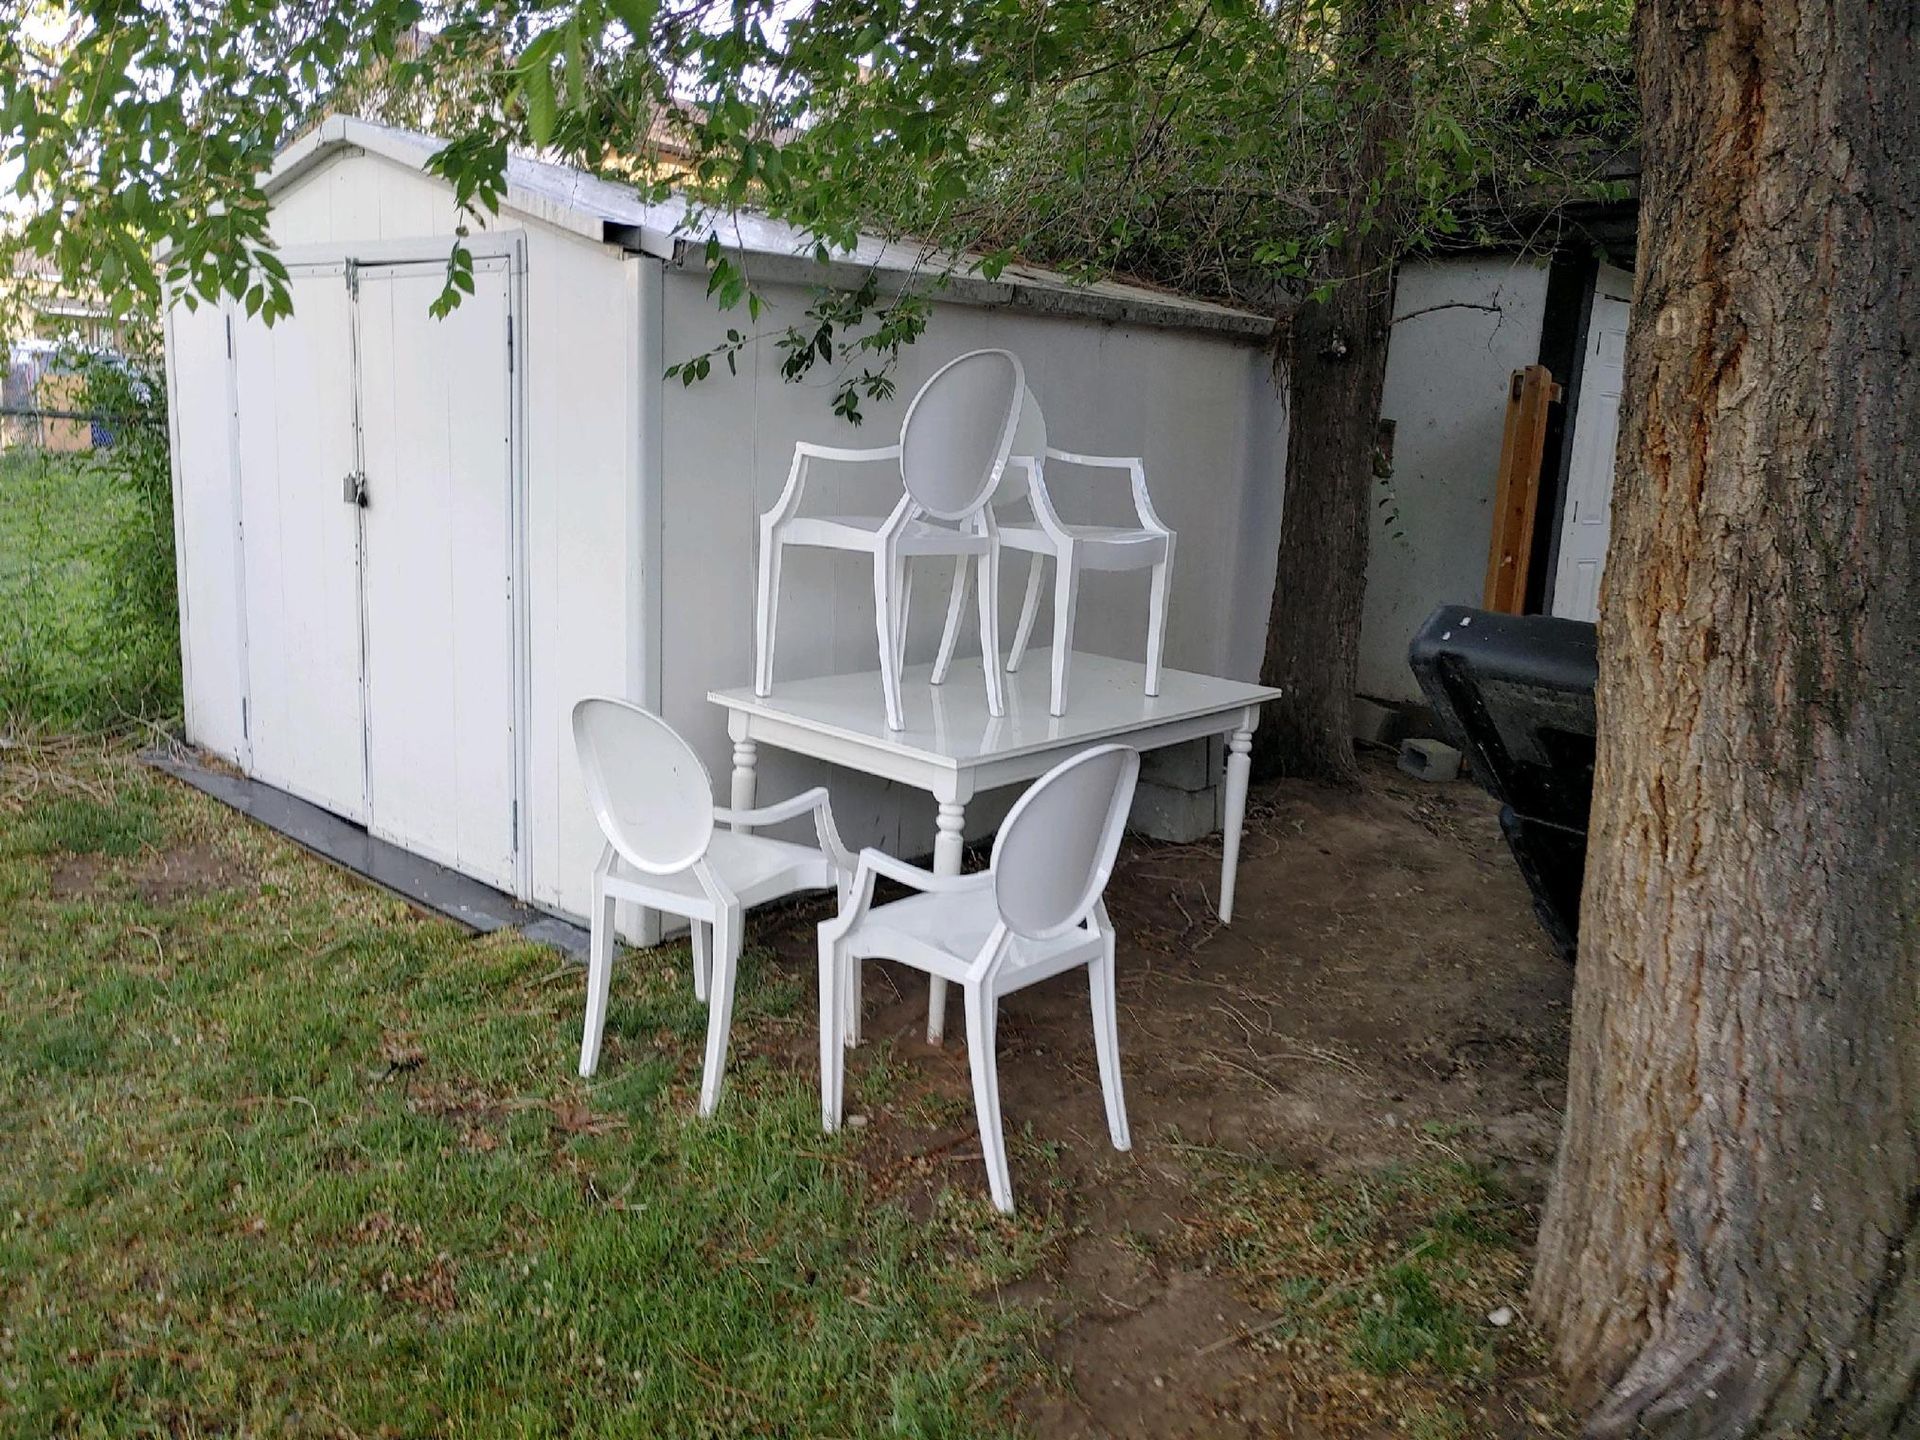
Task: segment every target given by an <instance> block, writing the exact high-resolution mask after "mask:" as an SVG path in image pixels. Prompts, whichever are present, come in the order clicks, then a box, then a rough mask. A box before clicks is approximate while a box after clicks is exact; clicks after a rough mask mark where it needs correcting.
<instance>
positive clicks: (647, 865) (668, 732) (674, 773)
mask: <svg viewBox="0 0 1920 1440" xmlns="http://www.w3.org/2000/svg"><path fill="white" fill-rule="evenodd" d="M573 743H574V748H575V749H576V750H577V751H578V752H579V756H580V774H581V777H582V778H583V779H584V780H585V781H586V784H587V799H588V801H589V803H591V804H592V806H593V815H594V818H595V819H596V820H598V821H599V822H600V829H601V830H602V831H603V832H604V833H605V835H606V837H607V839H608V840H610V841H612V842H613V848H614V849H615V850H617V851H619V852H620V854H621V855H622V856H623V857H624V858H625V859H627V860H628V861H630V862H632V863H633V864H634V865H637V866H639V867H640V869H642V870H644V871H646V872H647V873H649V874H652V875H672V874H675V873H677V872H679V871H681V870H684V869H686V868H687V867H688V866H689V865H691V864H693V862H694V861H696V860H698V859H699V858H700V857H701V856H702V855H704V854H706V853H707V842H708V841H709V840H710V839H712V837H713V782H712V780H711V779H710V778H709V777H708V775H707V767H706V766H704V765H702V764H701V763H700V757H699V756H698V755H696V754H694V753H693V747H692V746H690V745H689V744H687V742H686V741H685V740H682V739H681V738H680V736H679V735H678V734H677V733H675V731H674V729H673V727H672V726H670V725H669V724H667V722H666V721H664V720H662V719H661V718H660V717H659V716H658V715H655V714H652V713H650V712H649V711H646V710H642V709H641V708H640V707H639V706H638V705H631V704H629V703H627V702H626V701H625V700H615V699H612V698H610V697H607V696H600V695H596V696H589V697H588V698H587V699H585V700H582V701H580V703H579V704H577V705H575V706H574V707H573Z"/></svg>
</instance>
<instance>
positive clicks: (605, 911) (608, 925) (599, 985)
mask: <svg viewBox="0 0 1920 1440" xmlns="http://www.w3.org/2000/svg"><path fill="white" fill-rule="evenodd" d="M613 906H614V899H613V897H612V896H611V895H609V894H607V893H606V891H605V890H604V889H603V888H602V887H601V884H600V880H599V877H598V876H596V877H595V878H594V882H593V906H592V915H591V929H590V931H589V940H588V944H587V1019H586V1024H585V1026H584V1027H583V1028H582V1030H581V1032H580V1074H581V1075H582V1077H585V1076H590V1075H592V1074H593V1072H594V1070H595V1069H597V1068H598V1066H599V1064H600V1036H601V1034H602V1033H603V1032H604V1031H605V1030H606V1028H607V990H608V988H609V986H610V985H611V984H612V981H613Z"/></svg>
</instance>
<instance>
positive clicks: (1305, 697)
mask: <svg viewBox="0 0 1920 1440" xmlns="http://www.w3.org/2000/svg"><path fill="white" fill-rule="evenodd" d="M1418 4H1419V0H1360V3H1357V4H1355V5H1353V6H1352V7H1350V10H1349V12H1348V14H1347V17H1346V19H1345V21H1344V24H1343V34H1342V51H1343V54H1342V56H1341V63H1342V65H1343V68H1344V71H1345V84H1346V86H1347V88H1348V90H1349V91H1350V92H1351V94H1352V95H1353V96H1354V97H1355V98H1356V99H1357V101H1358V103H1359V104H1360V105H1361V106H1362V107H1363V113H1364V117H1365V118H1364V119H1363V120H1362V122H1361V125H1360V129H1359V132H1358V134H1357V135H1356V137H1355V142H1354V145H1353V147H1352V149H1351V150H1350V151H1348V152H1346V153H1344V154H1342V155H1339V156H1336V157H1335V164H1334V166H1333V171H1334V173H1333V175H1332V176H1331V178H1330V182H1329V187H1328V188H1329V190H1330V192H1331V193H1333V194H1336V195H1343V196H1345V197H1347V210H1346V215H1345V227H1344V233H1343V235H1342V238H1341V242H1340V244H1339V245H1337V246H1336V247H1335V248H1334V250H1333V252H1332V254H1331V255H1330V256H1329V257H1328V264H1327V269H1326V276H1325V278H1326V279H1327V281H1328V282H1329V284H1330V285H1331V287H1332V288H1331V291H1330V292H1329V293H1328V294H1327V296H1326V298H1325V299H1324V300H1314V299H1311V298H1310V299H1308V300H1306V301H1305V302H1304V303H1302V304H1301V306H1300V307H1299V309H1298V310H1296V311H1295V312H1294V313H1293V315H1292V317H1291V320H1290V323H1289V324H1288V325H1287V326H1286V327H1284V329H1283V331H1282V332H1281V337H1280V340H1279V342H1278V344H1277V347H1276V353H1275V365H1276V368H1277V369H1278V370H1279V371H1280V372H1281V374H1282V376H1283V377H1284V380H1285V383H1286V386H1287V474H1286V496H1285V500H1284V502H1283V507H1282V510H1281V515H1280V558H1279V565H1278V569H1277V573H1276V575H1275V577H1274V586H1273V604H1272V608H1271V610H1270V612H1269V614H1268V619H1267V649H1266V655H1265V658H1264V660H1263V662H1262V664H1261V667H1260V678H1261V680H1262V681H1263V682H1264V683H1266V684H1268V685H1276V686H1279V687H1280V688H1281V689H1283V690H1285V691H1286V695H1285V696H1284V697H1283V698H1282V699H1279V700H1276V701H1274V702H1273V703H1272V704H1270V705H1268V706H1267V708H1266V714H1265V717H1264V718H1263V720H1262V722H1261V727H1260V729H1259V731H1258V732H1257V733H1256V735H1255V746H1256V748H1255V752H1254V760H1255V765H1256V768H1257V769H1258V771H1259V773H1260V774H1262V775H1301V776H1306V777H1308V778H1311V779H1316V780H1328V781H1332V782H1334V783H1336V784H1345V785H1351V784H1355V783H1357V781H1358V779H1359V768H1358V766H1357V765H1356V763H1355V760H1354V754H1353V688H1354V683H1355V679H1356V677H1357V675H1358V672H1359V663H1360V608H1361V604H1362V602H1363V601H1364V600H1365V598H1366V591H1367V531H1368V526H1369V524H1370V523H1371V519H1370V516H1371V511H1370V507H1369V504H1368V497H1369V496H1370V495H1371V494H1372V491H1373V464H1374V452H1375V443H1376V436H1377V434H1378V430H1379V421H1380V394H1381V391H1382V389H1383V388H1384V386H1385V384H1386V378H1387V340H1388V336H1389V334H1390V332H1391V331H1392V328H1393V262H1394V250H1393V244H1394V240H1395V236H1396V233H1397V229H1398V224H1397V221H1398V217H1397V215H1396V213H1395V203H1394V192H1395V190H1396V189H1397V188H1398V187H1397V185H1396V184H1395V183H1394V182H1393V180H1392V178H1391V177H1390V176H1389V174H1388V166H1389V159H1390V155H1391V149H1390V147H1391V146H1392V144H1393V141H1394V138H1395V135H1396V133H1397V130H1398V128H1399V127H1400V126H1401V125H1403V124H1404V123H1405V121H1406V111H1407V108H1408V104H1407V98H1406V97H1407V84H1408V77H1407V72H1406V66H1405V64H1404V63H1403V58H1402V56H1401V53H1400V49H1401V47H1400V46H1399V44H1398V38H1399V36H1400V35H1401V33H1402V30H1401V27H1402V25H1403V24H1404V22H1405V20H1406V17H1407V16H1408V14H1409V13H1410V12H1411V11H1413V10H1414V9H1415V8H1416V6H1417V5H1418Z"/></svg>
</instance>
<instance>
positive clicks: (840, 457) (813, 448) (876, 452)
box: [793, 440, 900, 465]
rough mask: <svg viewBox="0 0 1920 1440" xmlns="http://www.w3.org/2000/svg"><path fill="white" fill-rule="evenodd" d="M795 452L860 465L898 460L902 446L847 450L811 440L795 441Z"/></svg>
mask: <svg viewBox="0 0 1920 1440" xmlns="http://www.w3.org/2000/svg"><path fill="white" fill-rule="evenodd" d="M793 453H794V454H796V455H804V456H806V457H807V458H808V459H809V460H834V461H839V462H841V463H844V464H848V465H858V464H861V463H863V462H865V461H869V460H898V459H899V458H900V447H899V445H897V444H894V445H882V446H879V447H878V448H876V449H872V450H845V449H842V448H840V447H839V446H836V445H815V444H814V443H813V442H812V441H810V440H800V441H796V442H795V443H794V447H793Z"/></svg>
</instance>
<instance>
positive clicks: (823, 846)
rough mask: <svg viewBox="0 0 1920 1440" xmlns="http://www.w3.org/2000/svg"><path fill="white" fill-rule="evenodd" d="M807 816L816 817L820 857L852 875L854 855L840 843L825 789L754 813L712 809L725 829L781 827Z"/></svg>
mask: <svg viewBox="0 0 1920 1440" xmlns="http://www.w3.org/2000/svg"><path fill="white" fill-rule="evenodd" d="M808 813H811V814H812V815H813V825H814V831H815V833H816V834H817V835H818V836H819V839H820V853H821V854H823V855H825V856H826V857H827V859H829V860H831V861H832V862H833V865H834V868H835V869H836V870H838V871H839V872H840V873H841V874H842V875H851V874H852V873H853V868H854V858H853V853H852V852H851V851H850V850H848V849H847V847H846V846H845V845H843V844H842V843H841V841H840V831H839V828H838V827H837V826H836V825H835V824H834V823H833V803H832V801H831V800H830V799H829V798H828V796H827V787H826V786H824V785H816V786H814V787H813V789H811V790H803V791H801V792H800V793H799V794H798V795H795V796H793V797H792V798H791V799H788V800H780V801H777V802H775V803H774V804H772V805H761V806H758V807H757V808H755V809H752V810H732V809H729V808H727V807H726V806H724V805H716V806H714V807H713V818H714V819H715V820H716V821H718V822H719V823H720V824H722V825H778V824H780V823H781V822H782V821H784V820H796V819H798V818H799V817H800V816H802V815H805V814H808Z"/></svg>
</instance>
